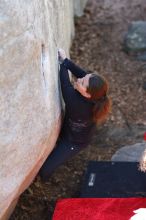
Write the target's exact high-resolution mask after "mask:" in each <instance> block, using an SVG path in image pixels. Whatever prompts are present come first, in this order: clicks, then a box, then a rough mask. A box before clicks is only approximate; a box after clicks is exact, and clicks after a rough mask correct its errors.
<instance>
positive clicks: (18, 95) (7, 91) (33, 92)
mask: <svg viewBox="0 0 146 220" xmlns="http://www.w3.org/2000/svg"><path fill="white" fill-rule="evenodd" d="M79 2H80V1H77V0H76V1H73V0H72V1H68V0H62V1H58V0H41V1H39V0H31V1H23V0H16V1H13V0H9V1H5V0H1V1H0V9H1V12H0V13H1V15H0V28H1V32H0V48H1V49H0V58H1V59H0V62H1V63H0V68H1V70H0V219H7V218H8V217H9V215H10V214H11V212H12V210H13V208H14V207H15V204H16V201H17V199H18V198H19V195H20V194H21V193H22V192H23V191H24V190H25V189H26V188H27V187H28V186H29V184H30V183H31V182H32V180H33V179H34V177H35V175H36V174H37V172H38V170H39V169H40V167H41V165H42V164H43V162H44V161H45V159H46V158H47V156H48V155H49V154H50V152H51V151H52V150H53V148H54V145H55V142H56V139H57V137H58V134H59V130H60V124H61V102H60V92H59V85H58V60H57V50H58V48H60V47H62V48H64V49H65V50H66V52H67V54H69V53H68V52H69V48H70V45H71V39H72V38H73V36H74V6H75V5H76V4H77V5H78V4H79ZM82 2H83V1H82Z"/></svg>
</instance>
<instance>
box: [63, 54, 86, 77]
mask: <svg viewBox="0 0 146 220" xmlns="http://www.w3.org/2000/svg"><path fill="white" fill-rule="evenodd" d="M62 65H64V66H65V67H66V68H67V69H69V70H70V71H71V73H72V74H73V75H75V76H76V77H77V78H82V77H84V76H85V75H86V74H87V72H86V71H85V70H83V69H82V68H80V67H79V66H77V65H76V64H74V63H73V62H72V61H71V60H69V59H68V58H65V59H64V61H63V63H62Z"/></svg>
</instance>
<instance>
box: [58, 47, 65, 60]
mask: <svg viewBox="0 0 146 220" xmlns="http://www.w3.org/2000/svg"><path fill="white" fill-rule="evenodd" d="M65 58H66V53H65V50H63V49H62V48H59V49H58V59H59V62H60V63H62V62H63V61H64V59H65Z"/></svg>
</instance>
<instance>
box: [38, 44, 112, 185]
mask: <svg viewBox="0 0 146 220" xmlns="http://www.w3.org/2000/svg"><path fill="white" fill-rule="evenodd" d="M58 58H59V63H60V71H59V72H60V82H61V90H62V95H63V99H64V102H65V116H64V121H63V125H62V129H61V132H60V135H59V139H58V141H57V143H56V146H55V148H54V150H53V151H52V153H51V154H50V155H49V156H48V158H47V160H46V161H45V163H44V164H43V166H42V167H41V169H40V172H39V174H40V176H41V179H42V180H43V181H47V180H48V179H49V177H50V175H51V174H52V173H53V171H54V170H56V168H57V167H58V166H60V165H61V164H63V163H64V162H65V161H67V160H68V159H70V158H72V157H73V156H74V155H76V154H77V153H78V152H79V151H80V150H82V149H84V148H85V147H87V146H88V144H89V143H90V141H91V138H92V136H93V133H94V132H95V129H96V125H97V124H99V123H102V122H104V121H105V119H106V118H107V116H108V114H109V112H110V110H111V99H110V98H109V97H108V83H107V81H106V80H105V78H104V77H102V76H100V75H99V74H95V73H88V72H86V71H84V70H83V69H81V68H80V67H79V66H77V65H75V64H74V63H73V62H72V61H71V60H70V59H68V58H67V57H66V53H65V51H64V50H63V49H61V48H60V49H59V50H58ZM68 70H70V71H71V73H72V74H73V75H74V76H75V77H76V80H74V83H71V82H70V79H69V74H68Z"/></svg>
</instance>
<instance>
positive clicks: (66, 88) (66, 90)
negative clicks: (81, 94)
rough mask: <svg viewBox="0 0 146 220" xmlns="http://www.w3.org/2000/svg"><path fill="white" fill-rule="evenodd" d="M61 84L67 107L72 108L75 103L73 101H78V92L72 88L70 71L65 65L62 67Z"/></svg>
mask: <svg viewBox="0 0 146 220" xmlns="http://www.w3.org/2000/svg"><path fill="white" fill-rule="evenodd" d="M60 83H61V90H62V95H63V99H64V102H65V104H66V105H68V106H70V107H71V106H72V103H73V102H72V101H73V100H76V93H77V92H76V90H75V89H74V87H73V86H72V84H71V82H70V79H69V73H68V70H67V69H66V67H65V66H64V65H63V64H61V65H60Z"/></svg>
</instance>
